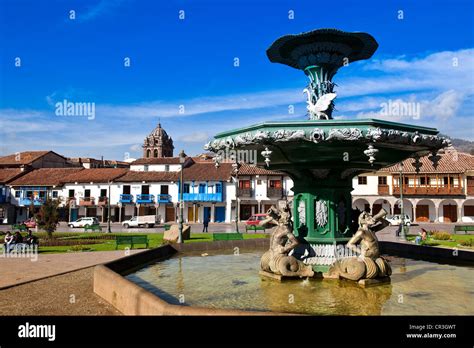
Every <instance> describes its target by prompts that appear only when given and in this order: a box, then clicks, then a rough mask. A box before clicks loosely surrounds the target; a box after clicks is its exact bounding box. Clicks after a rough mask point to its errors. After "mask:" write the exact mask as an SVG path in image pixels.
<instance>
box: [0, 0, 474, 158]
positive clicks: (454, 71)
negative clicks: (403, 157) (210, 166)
mask: <svg viewBox="0 0 474 348" xmlns="http://www.w3.org/2000/svg"><path fill="white" fill-rule="evenodd" d="M256 2H257V1H233V2H230V1H197V0H194V1H151V0H149V1H145V0H142V1H138V0H120V1H118V0H117V1H114V0H110V1H101V0H94V1H93V0H90V1H85V0H84V1H72V0H67V1H66V0H62V1H51V0H44V1H26V0H0V47H1V50H0V154H7V153H13V152H16V151H24V150H49V149H52V150H54V151H57V152H59V153H61V154H64V155H66V156H90V157H100V156H102V155H103V156H104V157H106V158H114V159H122V158H123V157H124V154H125V153H129V154H130V156H131V157H134V158H136V157H140V156H141V148H140V145H141V143H142V141H143V138H144V137H145V136H146V135H147V134H148V133H149V132H150V131H151V130H152V129H153V128H154V127H155V125H156V123H157V122H158V119H161V123H162V125H163V127H164V128H165V129H166V130H167V131H168V133H169V134H170V135H171V136H172V137H173V139H174V141H175V147H176V151H175V152H176V153H177V152H178V151H179V150H180V149H181V148H184V149H185V151H186V152H187V153H189V154H197V153H200V152H202V151H203V150H202V146H203V144H204V143H205V142H206V141H207V140H208V139H210V138H211V137H212V136H213V135H214V134H216V133H218V132H220V131H224V130H228V129H231V128H235V127H239V126H243V125H246V124H252V123H256V122H260V121H264V120H283V119H291V120H297V119H305V118H306V109H305V99H304V96H303V94H302V89H303V88H304V87H305V85H306V84H307V78H306V76H305V75H304V74H303V73H302V72H301V71H298V70H295V69H292V68H290V67H287V66H283V65H279V64H272V63H270V62H269V61H268V59H267V57H266V55H265V50H266V49H267V48H268V46H269V45H270V44H271V43H272V42H273V41H274V40H275V39H277V38H278V37H279V36H282V35H285V34H289V33H299V32H304V31H308V30H312V29H317V28H337V29H341V30H346V31H363V32H368V33H370V34H372V35H373V36H374V37H375V39H376V40H377V41H378V43H379V49H378V50H377V51H376V53H375V54H374V56H373V57H372V59H370V60H368V61H364V62H357V63H353V64H350V65H349V66H348V67H344V68H341V69H340V70H339V73H338V74H337V75H336V76H335V78H334V79H333V80H334V82H336V83H337V84H338V87H337V90H336V91H337V93H338V98H337V100H336V111H335V112H334V114H333V115H334V116H335V118H366V117H374V118H386V119H391V120H393V121H400V122H406V123H414V124H420V125H426V126H433V127H437V128H438V129H440V130H441V131H442V132H443V133H446V134H448V135H450V136H453V137H461V138H464V139H468V140H474V137H473V134H474V132H473V129H474V124H473V120H474V118H473V116H474V98H473V95H474V29H473V28H474V15H473V13H474V5H473V2H472V1H469V0H454V1H449V2H443V1H436V0H435V1H365V2H364V1H355V0H354V1H344V0H341V1H259V2H258V3H256ZM71 10H73V11H75V19H74V20H73V19H70V18H69V16H70V11H71ZM181 10H182V11H184V16H185V17H184V20H182V19H180V18H179V14H180V13H179V11H181ZM290 10H292V11H294V19H289V18H288V17H289V16H288V14H289V11H290ZM399 11H403V19H399V18H398V17H399V16H400V12H399ZM126 57H129V58H130V67H125V66H124V59H125V58H126ZM17 58H20V59H21V66H19V67H18V66H15V63H16V62H17V60H16V59H17ZM235 58H238V59H239V63H240V65H239V66H238V67H235V66H234V59H235ZM453 62H456V63H455V64H454V63H453ZM64 99H67V100H68V101H71V102H89V103H95V108H96V115H95V118H94V119H91V120H89V119H88V118H87V117H65V116H57V115H56V114H55V103H56V102H58V101H62V100H64ZM388 101H391V102H397V101H398V102H415V103H418V105H420V107H421V114H420V117H419V118H416V119H414V118H413V117H411V116H409V117H407V116H401V117H397V116H386V115H383V114H381V105H382V103H387V102H388ZM181 105H182V106H184V113H180V106H181ZM289 105H294V110H295V112H294V114H289V113H288V106H289Z"/></svg>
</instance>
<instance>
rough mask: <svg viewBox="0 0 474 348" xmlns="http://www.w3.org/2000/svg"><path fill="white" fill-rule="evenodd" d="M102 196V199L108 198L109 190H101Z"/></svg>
mask: <svg viewBox="0 0 474 348" xmlns="http://www.w3.org/2000/svg"><path fill="white" fill-rule="evenodd" d="M100 196H101V197H107V189H101V190H100Z"/></svg>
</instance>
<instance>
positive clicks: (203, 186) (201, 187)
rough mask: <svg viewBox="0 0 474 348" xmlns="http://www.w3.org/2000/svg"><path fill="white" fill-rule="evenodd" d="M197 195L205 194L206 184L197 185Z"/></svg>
mask: <svg viewBox="0 0 474 348" xmlns="http://www.w3.org/2000/svg"><path fill="white" fill-rule="evenodd" d="M199 193H206V184H199Z"/></svg>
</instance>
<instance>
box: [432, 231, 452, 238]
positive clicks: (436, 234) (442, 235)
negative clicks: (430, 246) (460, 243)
mask: <svg viewBox="0 0 474 348" xmlns="http://www.w3.org/2000/svg"><path fill="white" fill-rule="evenodd" d="M431 238H433V239H437V240H450V239H451V234H449V233H448V232H446V231H435V232H432V233H431Z"/></svg>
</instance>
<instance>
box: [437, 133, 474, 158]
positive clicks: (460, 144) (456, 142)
mask: <svg viewBox="0 0 474 348" xmlns="http://www.w3.org/2000/svg"><path fill="white" fill-rule="evenodd" d="M443 136H444V137H447V138H449V139H451V144H453V146H454V148H455V149H456V150H458V151H460V152H465V153H470V154H471V155H474V141H469V140H464V139H457V138H451V137H450V136H448V135H444V134H443Z"/></svg>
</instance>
